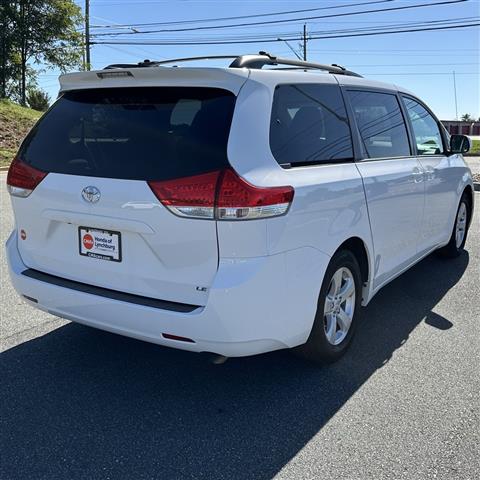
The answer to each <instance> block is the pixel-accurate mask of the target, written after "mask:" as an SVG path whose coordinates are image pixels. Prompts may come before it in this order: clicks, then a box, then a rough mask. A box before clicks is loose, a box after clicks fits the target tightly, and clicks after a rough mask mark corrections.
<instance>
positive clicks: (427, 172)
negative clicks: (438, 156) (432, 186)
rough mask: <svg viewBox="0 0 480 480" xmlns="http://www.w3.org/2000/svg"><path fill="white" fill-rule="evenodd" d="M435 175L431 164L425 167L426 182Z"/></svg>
mask: <svg viewBox="0 0 480 480" xmlns="http://www.w3.org/2000/svg"><path fill="white" fill-rule="evenodd" d="M434 176H435V169H434V168H433V167H431V166H427V167H425V179H426V180H427V182H429V181H431V180H433V177H434Z"/></svg>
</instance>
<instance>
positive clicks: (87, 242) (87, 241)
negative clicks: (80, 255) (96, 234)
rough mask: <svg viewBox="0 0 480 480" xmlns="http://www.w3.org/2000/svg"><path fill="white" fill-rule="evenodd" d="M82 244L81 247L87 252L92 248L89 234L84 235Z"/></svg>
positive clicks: (91, 239)
mask: <svg viewBox="0 0 480 480" xmlns="http://www.w3.org/2000/svg"><path fill="white" fill-rule="evenodd" d="M82 242H83V246H84V247H85V248H86V249H87V250H90V249H91V248H93V237H92V236H91V235H90V234H89V233H86V234H85V235H84V236H83V239H82Z"/></svg>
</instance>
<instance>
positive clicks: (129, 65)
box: [104, 55, 238, 70]
mask: <svg viewBox="0 0 480 480" xmlns="http://www.w3.org/2000/svg"><path fill="white" fill-rule="evenodd" d="M237 57H238V55H209V56H202V57H184V58H171V59H169V60H159V61H153V62H152V61H151V60H144V61H143V62H138V63H113V64H112V65H107V66H106V67H104V70H109V69H111V68H145V67H158V66H161V65H167V64H169V63H176V62H193V61H195V60H220V59H221V60H225V59H228V58H237Z"/></svg>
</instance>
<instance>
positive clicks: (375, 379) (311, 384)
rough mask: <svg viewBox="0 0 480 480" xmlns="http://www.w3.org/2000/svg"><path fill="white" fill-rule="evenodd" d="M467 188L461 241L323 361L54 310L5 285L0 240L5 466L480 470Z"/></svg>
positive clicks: (211, 472)
mask: <svg viewBox="0 0 480 480" xmlns="http://www.w3.org/2000/svg"><path fill="white" fill-rule="evenodd" d="M0 184H1V186H0V240H1V244H2V246H3V244H4V242H5V240H6V238H7V236H8V234H9V231H10V229H11V227H12V223H13V219H12V213H11V209H10V205H9V199H8V195H7V194H6V191H5V175H4V174H0ZM476 195H477V197H476V198H477V204H478V206H479V207H478V208H477V213H476V216H475V218H474V222H473V226H472V229H471V231H470V235H469V240H468V243H467V252H466V253H464V254H463V255H462V256H461V257H460V258H458V259H456V260H453V261H452V260H442V259H439V258H437V257H436V256H435V255H432V256H430V257H428V258H426V259H425V260H423V261H422V262H421V263H419V264H418V265H417V266H415V267H414V268H413V269H411V270H410V271H409V272H407V273H406V274H404V275H403V276H401V277H400V278H398V279H397V280H395V281H394V282H392V283H391V284H390V285H388V286H387V287H385V288H384V289H383V290H382V291H381V292H380V293H379V294H378V295H377V296H376V297H375V299H374V300H373V301H372V302H371V304H370V305H369V306H368V307H367V308H366V309H365V310H364V312H363V315H362V318H361V321H360V324H359V328H358V330H357V337H356V339H355V342H354V344H353V345H352V348H351V349H350V350H349V352H348V353H347V355H346V357H344V358H343V359H342V360H341V361H340V362H338V363H336V364H334V365H331V366H328V367H323V368H318V367H314V366H311V365H309V364H306V363H305V362H303V361H302V360H300V359H298V358H296V357H294V356H292V355H291V354H290V353H288V352H275V353H271V354H266V355H260V356H256V357H251V358H245V359H230V360H229V361H228V362H227V363H226V364H224V365H221V366H214V365H211V364H210V363H209V362H208V361H207V360H206V358H205V357H203V356H201V355H197V354H192V353H186V352H181V351H176V350H171V349H167V348H162V347H158V346H155V345H150V344H148V343H144V342H140V341H136V340H132V339H128V338H124V337H120V336H116V335H113V334H109V333H106V332H101V331H98V330H95V329H91V328H88V327H84V326H80V325H77V324H73V323H70V322H66V321H63V320H60V319H58V318H55V317H53V316H51V315H48V314H45V313H42V312H39V311H37V310H35V309H33V308H31V307H30V306H28V305H26V304H24V303H23V302H22V301H21V300H20V298H19V297H18V296H17V295H16V294H15V293H14V291H13V289H12V287H11V286H10V283H9V280H8V274H7V270H6V264H5V252H4V250H3V248H2V249H1V250H0V274H1V279H0V281H1V290H0V291H1V297H0V298H1V305H0V315H1V324H0V337H1V339H0V351H1V352H2V353H0V478H1V479H2V480H11V479H22V480H23V479H49V480H54V479H88V480H96V479H115V480H116V479H134V480H139V479H168V480H170V479H190V478H194V479H208V480H211V479H212V480H213V479H231V480H236V479H239V480H243V479H245V480H247V479H248V480H250V479H261V480H267V479H272V478H275V479H295V480H298V479H322V480H329V479H332V480H333V479H335V480H338V479H362V480H363V479H409V480H412V479H422V480H423V479H445V480H447V479H448V480H456V479H472V480H473V479H477V478H479V477H480V454H479V445H480V412H479V410H480V399H479V392H480V324H479V322H480V301H479V298H480V269H479V267H480V247H479V241H480V232H479V220H480V214H479V210H480V194H476Z"/></svg>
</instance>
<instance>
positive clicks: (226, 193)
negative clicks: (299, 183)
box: [215, 168, 294, 220]
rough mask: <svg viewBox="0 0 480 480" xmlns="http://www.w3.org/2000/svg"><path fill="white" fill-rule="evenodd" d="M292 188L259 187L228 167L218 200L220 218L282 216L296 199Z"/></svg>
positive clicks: (240, 218) (217, 211)
mask: <svg viewBox="0 0 480 480" xmlns="http://www.w3.org/2000/svg"><path fill="white" fill-rule="evenodd" d="M293 192H294V190H293V187H289V186H286V187H256V186H254V185H251V184H250V183H248V182H247V181H245V180H244V179H243V178H241V177H239V176H238V175H237V173H236V172H235V171H234V170H232V169H230V168H228V169H226V170H225V171H224V173H223V175H222V177H221V181H220V186H219V189H218V194H217V199H216V202H215V207H216V213H217V218H219V219H221V220H242V219H244V220H245V219H253V218H265V217H276V216H278V215H283V214H284V213H285V212H286V211H287V210H288V207H289V206H290V203H291V202H292V200H293Z"/></svg>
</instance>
